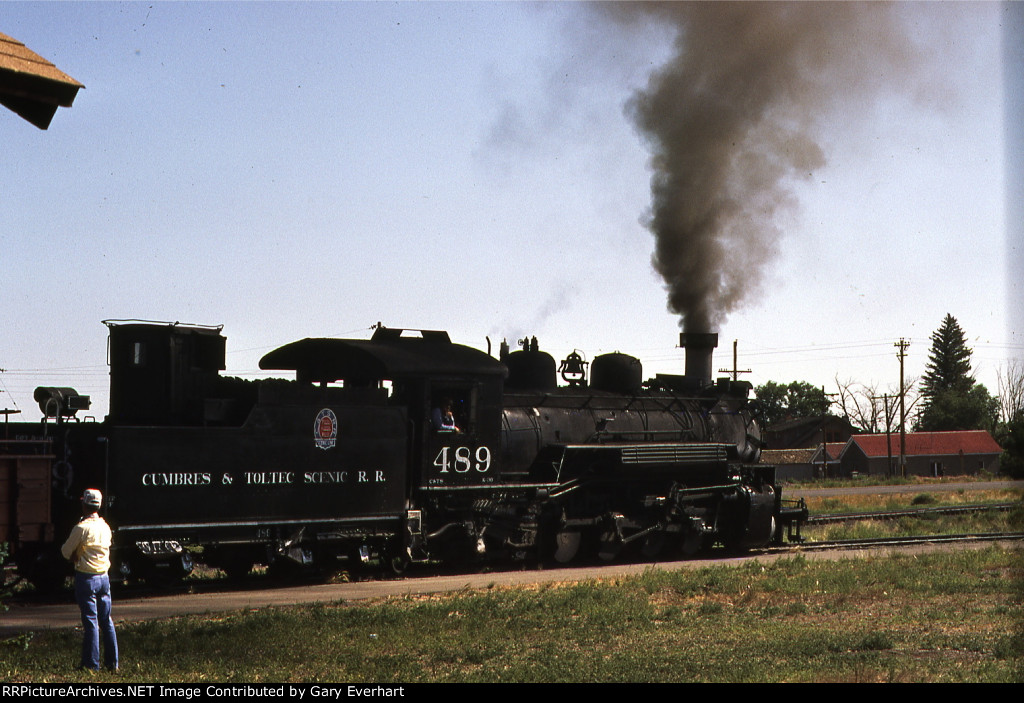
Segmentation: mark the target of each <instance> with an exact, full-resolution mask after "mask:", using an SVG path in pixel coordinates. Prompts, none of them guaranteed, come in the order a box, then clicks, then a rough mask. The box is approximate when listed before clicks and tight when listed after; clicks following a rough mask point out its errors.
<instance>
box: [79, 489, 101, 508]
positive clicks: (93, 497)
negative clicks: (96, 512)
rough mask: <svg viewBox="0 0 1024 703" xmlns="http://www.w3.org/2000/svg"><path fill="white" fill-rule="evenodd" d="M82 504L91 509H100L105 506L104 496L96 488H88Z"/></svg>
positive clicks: (83, 495)
mask: <svg viewBox="0 0 1024 703" xmlns="http://www.w3.org/2000/svg"><path fill="white" fill-rule="evenodd" d="M82 503H83V504H85V505H87V506H88V507H90V508H99V507H100V506H101V505H103V494H102V493H100V492H99V491H98V490H96V489H95V488H86V489H85V493H83V494H82Z"/></svg>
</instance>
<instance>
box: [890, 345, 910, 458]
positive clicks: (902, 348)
mask: <svg viewBox="0 0 1024 703" xmlns="http://www.w3.org/2000/svg"><path fill="white" fill-rule="evenodd" d="M893 346H894V347H896V348H897V349H899V352H898V353H897V354H896V358H897V359H899V360H900V476H902V477H904V478H905V477H906V475H907V406H906V402H905V400H906V395H907V394H906V391H905V389H904V388H903V366H904V364H903V361H904V360H905V359H906V358H907V347H909V346H910V342H908V341H907V340H905V339H904V338H903V337H900V341H898V342H896V343H895V344H893Z"/></svg>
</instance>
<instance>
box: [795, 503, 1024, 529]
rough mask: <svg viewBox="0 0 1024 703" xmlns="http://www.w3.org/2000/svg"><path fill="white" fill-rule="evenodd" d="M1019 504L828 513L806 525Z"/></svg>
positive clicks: (957, 512)
mask: <svg viewBox="0 0 1024 703" xmlns="http://www.w3.org/2000/svg"><path fill="white" fill-rule="evenodd" d="M1020 505H1021V504H1020V502H1018V501H1014V502H1010V503H976V504H973V505H947V506H942V507H936V508H904V509H901V510H876V511H872V512H866V513H829V514H827V515H811V516H810V517H808V518H807V523H806V524H808V525H821V524H825V523H829V522H853V521H855V520H894V519H897V518H901V517H921V516H924V515H966V514H970V513H980V512H987V511H990V510H991V511H1007V510H1013V509H1014V508H1018V507H1020Z"/></svg>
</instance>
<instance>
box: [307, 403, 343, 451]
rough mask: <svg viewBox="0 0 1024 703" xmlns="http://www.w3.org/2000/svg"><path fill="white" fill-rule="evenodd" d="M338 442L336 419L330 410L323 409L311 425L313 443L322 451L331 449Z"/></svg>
mask: <svg viewBox="0 0 1024 703" xmlns="http://www.w3.org/2000/svg"><path fill="white" fill-rule="evenodd" d="M337 441H338V417H337V416H336V415H335V414H334V411H333V410H331V409H330V408H324V409H323V410H321V411H320V413H319V414H318V415H317V416H316V422H314V423H313V442H314V443H315V444H316V446H317V447H319V448H320V449H323V450H327V449H330V448H332V447H333V446H334V445H335V444H337Z"/></svg>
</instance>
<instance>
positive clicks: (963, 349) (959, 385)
mask: <svg viewBox="0 0 1024 703" xmlns="http://www.w3.org/2000/svg"><path fill="white" fill-rule="evenodd" d="M971 353H972V352H971V349H970V348H969V347H968V346H967V338H966V337H965V336H964V331H963V330H962V329H960V325H959V324H958V323H957V321H956V318H955V317H953V316H952V315H950V314H948V313H947V314H946V319H944V320H943V321H942V326H941V327H939V329H937V330H935V332H933V333H932V350H931V352H930V353H929V355H928V365H927V366H926V367H925V373H924V377H923V378H922V379H921V395H923V396H924V397H925V399H926V400H929V401H930V400H931V399H932V398H934V397H935V396H937V395H939V394H940V393H942V392H943V391H960V392H961V393H966V392H967V391H968V390H970V388H971V386H973V385H974V377H973V376H971Z"/></svg>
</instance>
